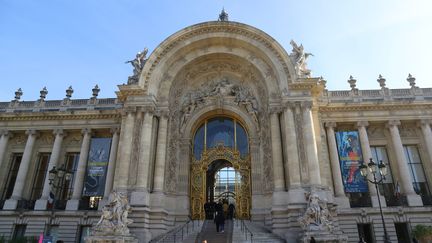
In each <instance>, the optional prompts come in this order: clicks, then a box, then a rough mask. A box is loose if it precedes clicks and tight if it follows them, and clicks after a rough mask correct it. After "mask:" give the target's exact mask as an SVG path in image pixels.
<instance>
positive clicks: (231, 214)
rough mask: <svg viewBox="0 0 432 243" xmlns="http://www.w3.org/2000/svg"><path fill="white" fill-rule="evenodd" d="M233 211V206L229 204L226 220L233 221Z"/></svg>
mask: <svg viewBox="0 0 432 243" xmlns="http://www.w3.org/2000/svg"><path fill="white" fill-rule="evenodd" d="M234 211H235V206H234V204H232V203H230V205H229V206H228V219H231V220H232V219H233V217H234Z"/></svg>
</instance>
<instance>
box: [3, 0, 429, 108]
mask: <svg viewBox="0 0 432 243" xmlns="http://www.w3.org/2000/svg"><path fill="white" fill-rule="evenodd" d="M222 7H225V9H226V10H227V12H228V13H229V16H230V20H232V21H237V22H242V23H245V24H249V25H252V26H255V27H257V28H259V29H261V30H263V31H265V32H266V33H268V34H269V35H271V36H272V37H273V38H275V39H276V40H277V41H278V42H279V43H280V44H281V45H282V46H283V47H285V49H286V50H287V51H288V52H290V51H291V46H290V45H289V42H290V40H291V39H294V40H295V41H296V42H297V43H302V44H303V45H304V46H305V49H306V51H307V52H312V53H313V54H314V55H315V56H314V57H311V58H310V59H309V62H308V63H309V68H310V69H312V74H313V76H323V77H324V78H325V79H326V80H327V81H328V83H327V87H328V89H330V90H343V89H345V90H346V89H349V84H348V83H347V79H348V77H349V75H353V76H354V77H355V78H356V79H357V80H358V81H357V87H358V88H359V89H378V88H379V85H378V83H377V81H376V79H377V77H378V75H379V74H382V75H383V76H384V77H385V78H386V79H387V87H389V88H408V87H409V85H408V82H407V81H406V77H407V76H408V73H412V74H413V76H415V77H416V78H417V85H418V86H420V87H432V72H431V70H432V62H431V61H430V60H431V59H432V1H428V0H423V1H420V0H410V1H407V0H379V1H376V0H362V1H346V0H338V1H336V0H310V1H291V0H279V1H273V0H268V1H253V0H230V1H228V0H183V1H168V0H158V1H144V0H122V1H120V0H86V1H83V0H74V1H67V0H63V1H60V0H55V1H54V0H52V1H48V0H47V1H43V0H41V1H34V0H0V84H1V89H0V101H9V100H11V99H13V97H14V92H15V90H16V89H18V88H22V89H23V91H24V95H23V97H22V100H36V99H38V98H39V91H40V90H41V89H42V88H43V87H44V86H46V87H47V89H48V92H49V93H48V95H47V99H50V100H52V99H63V98H64V96H65V90H66V89H67V87H68V86H69V85H72V87H73V88H74V90H75V92H74V94H73V98H89V97H90V96H91V89H92V88H93V86H94V85H95V84H98V85H99V87H100V88H101V92H100V95H99V97H115V93H114V92H115V91H116V90H117V85H118V84H122V83H125V82H126V81H127V77H128V76H129V75H130V74H131V73H132V67H131V66H130V65H129V64H124V62H125V61H127V60H130V59H133V57H134V56H135V53H136V52H138V51H140V50H142V49H143V48H144V47H148V48H149V50H150V52H151V51H153V50H154V48H155V47H156V46H157V45H158V44H159V43H160V42H162V41H163V40H164V39H165V38H167V37H168V36H170V35H171V34H173V33H174V32H176V31H178V30H180V29H182V28H184V27H187V26H189V25H192V24H196V23H200V22H205V21H209V20H216V19H217V17H218V14H219V12H220V10H221V9H222Z"/></svg>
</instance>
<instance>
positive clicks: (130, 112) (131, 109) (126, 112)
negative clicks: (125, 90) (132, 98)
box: [121, 106, 137, 116]
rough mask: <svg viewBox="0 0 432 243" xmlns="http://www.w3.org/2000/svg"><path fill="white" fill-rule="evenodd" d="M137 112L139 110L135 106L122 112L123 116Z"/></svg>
mask: <svg viewBox="0 0 432 243" xmlns="http://www.w3.org/2000/svg"><path fill="white" fill-rule="evenodd" d="M135 112H137V108H136V107H135V106H127V107H125V108H123V110H122V111H121V113H122V116H126V115H130V114H134V113H135Z"/></svg>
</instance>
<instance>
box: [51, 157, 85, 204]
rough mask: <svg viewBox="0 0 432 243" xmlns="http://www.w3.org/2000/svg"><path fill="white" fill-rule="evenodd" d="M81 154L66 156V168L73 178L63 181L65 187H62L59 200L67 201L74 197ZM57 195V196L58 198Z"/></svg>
mask: <svg viewBox="0 0 432 243" xmlns="http://www.w3.org/2000/svg"><path fill="white" fill-rule="evenodd" d="M79 156H80V153H78V152H75V153H67V154H66V160H65V168H66V169H67V170H68V171H70V172H71V174H72V176H71V177H70V178H69V180H67V179H66V178H65V179H64V181H63V183H62V184H63V186H62V187H61V189H60V191H59V192H58V195H60V196H59V197H58V198H59V199H60V200H67V199H70V197H71V196H72V195H71V193H72V190H73V182H74V179H75V172H76V170H77V166H78V161H79ZM58 195H56V196H58Z"/></svg>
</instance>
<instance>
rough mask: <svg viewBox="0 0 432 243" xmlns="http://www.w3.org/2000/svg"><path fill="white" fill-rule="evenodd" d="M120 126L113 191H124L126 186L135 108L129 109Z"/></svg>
mask: <svg viewBox="0 0 432 243" xmlns="http://www.w3.org/2000/svg"><path fill="white" fill-rule="evenodd" d="M123 116H126V118H124V124H122V128H121V133H120V143H119V154H118V156H117V163H116V167H115V168H116V170H115V175H114V189H116V190H121V191H124V190H126V188H127V186H128V178H129V166H130V161H131V155H132V141H133V135H134V133H133V132H134V124H135V108H132V107H129V108H128V109H127V110H126V112H125V114H123Z"/></svg>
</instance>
